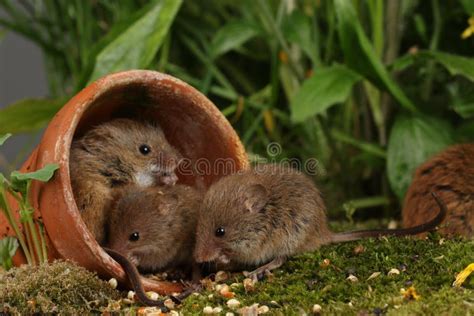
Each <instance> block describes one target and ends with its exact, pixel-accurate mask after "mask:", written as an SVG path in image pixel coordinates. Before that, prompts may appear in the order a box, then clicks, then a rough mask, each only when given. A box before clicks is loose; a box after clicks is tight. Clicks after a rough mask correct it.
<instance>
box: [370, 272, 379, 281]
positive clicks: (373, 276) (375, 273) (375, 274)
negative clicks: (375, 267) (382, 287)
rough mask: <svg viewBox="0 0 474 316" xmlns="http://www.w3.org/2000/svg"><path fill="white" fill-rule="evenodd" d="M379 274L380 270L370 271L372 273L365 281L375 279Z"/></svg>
mask: <svg viewBox="0 0 474 316" xmlns="http://www.w3.org/2000/svg"><path fill="white" fill-rule="evenodd" d="M379 275H380V272H374V273H372V274H371V275H370V276H369V277H368V278H367V281H369V280H372V279H375V278H376V277H378V276H379Z"/></svg>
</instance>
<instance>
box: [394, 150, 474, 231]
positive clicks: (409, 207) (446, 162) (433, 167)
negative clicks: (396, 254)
mask: <svg viewBox="0 0 474 316" xmlns="http://www.w3.org/2000/svg"><path fill="white" fill-rule="evenodd" d="M430 191H433V192H436V194H437V195H438V196H439V197H440V198H442V199H443V201H445V203H446V205H447V207H448V209H449V212H448V214H447V215H446V219H445V221H444V225H443V226H442V227H441V228H440V230H439V231H440V233H441V234H443V235H448V236H453V235H463V236H466V237H469V238H473V237H474V143H471V144H462V145H454V146H451V147H448V148H447V149H446V150H444V151H442V152H441V153H439V154H437V155H435V156H434V157H433V158H431V159H429V160H428V161H427V162H425V163H424V164H422V165H421V166H420V167H418V169H417V170H416V173H415V177H414V179H413V182H412V183H411V185H410V187H409V189H408V192H407V194H406V196H405V203H404V207H403V211H402V214H403V224H404V226H405V227H409V226H414V225H419V224H420V223H423V222H424V221H426V219H427V218H431V217H433V215H434V214H433V213H434V211H433V209H434V206H435V203H434V201H433V199H431V197H430V194H429V193H430Z"/></svg>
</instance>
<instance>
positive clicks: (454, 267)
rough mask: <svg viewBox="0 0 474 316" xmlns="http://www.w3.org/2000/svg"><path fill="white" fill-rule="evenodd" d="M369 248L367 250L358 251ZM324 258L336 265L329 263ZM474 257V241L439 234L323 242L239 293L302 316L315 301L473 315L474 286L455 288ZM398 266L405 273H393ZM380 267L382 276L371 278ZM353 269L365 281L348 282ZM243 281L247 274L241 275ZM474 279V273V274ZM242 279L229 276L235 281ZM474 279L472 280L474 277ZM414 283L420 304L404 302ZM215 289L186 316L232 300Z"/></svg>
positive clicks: (327, 305)
mask: <svg viewBox="0 0 474 316" xmlns="http://www.w3.org/2000/svg"><path fill="white" fill-rule="evenodd" d="M358 245H362V246H363V247H364V248H365V251H363V252H362V253H359V254H355V253H354V248H355V247H356V246H358ZM324 259H329V260H330V262H331V263H330V265H329V266H327V267H322V266H321V263H322V262H323V260H324ZM472 262H474V241H465V240H461V239H458V240H448V241H445V242H444V243H440V240H439V237H437V236H430V239H429V240H417V239H412V238H388V239H386V238H383V239H377V240H376V239H370V240H365V241H361V242H353V243H346V244H340V245H333V246H328V247H323V248H322V249H320V250H319V251H316V252H314V253H307V254H304V255H300V256H297V257H295V258H292V259H290V260H289V261H288V262H287V263H286V264H285V265H284V266H283V267H282V268H281V269H278V270H276V271H275V272H274V277H273V279H270V280H264V281H262V282H259V283H258V284H257V286H256V290H255V291H254V292H252V293H247V294H246V293H245V291H244V290H243V288H239V289H238V290H236V291H235V292H236V294H237V295H236V299H238V300H239V301H240V302H241V303H242V304H243V305H245V306H249V305H252V304H253V303H260V304H265V303H268V302H270V301H276V302H277V303H278V304H279V305H281V307H272V308H271V314H284V315H293V314H294V315H297V314H301V312H310V311H311V309H312V306H313V304H319V305H321V306H322V312H323V313H324V314H344V315H347V314H358V313H360V312H364V311H365V312H366V313H368V314H374V313H375V314H377V313H378V312H380V313H388V314H389V315H416V314H420V315H421V314H423V315H426V314H428V315H429V314H449V315H458V314H459V315H465V314H468V313H473V312H474V290H473V286H472V285H470V284H469V282H468V283H467V284H466V287H467V288H466V289H454V288H452V287H451V284H452V282H453V281H454V278H455V275H456V273H458V272H460V271H462V270H463V269H464V268H465V267H466V266H467V265H468V264H469V263H472ZM392 268H396V269H398V270H399V271H400V274H399V275H392V276H388V275H387V273H388V272H389V271H390V270H391V269H392ZM374 272H380V275H379V276H378V277H376V278H374V279H371V280H367V279H368V278H369V276H370V275H371V274H372V273H374ZM348 273H352V274H353V275H355V276H356V277H357V278H358V281H357V282H350V281H349V280H347V279H346V278H347V276H348ZM238 278H239V279H238V280H239V281H242V277H240V276H239V277H238ZM471 280H472V277H471ZM232 282H235V280H229V281H228V282H227V283H228V284H230V283H232ZM471 284H472V282H471ZM409 286H414V287H415V289H416V291H417V293H418V294H419V295H420V296H421V298H420V299H419V300H418V301H414V300H407V299H404V298H403V296H402V295H401V293H400V290H401V289H402V288H407V287H409ZM208 294H211V293H210V292H207V293H203V295H201V296H198V297H191V298H189V299H188V300H187V301H186V302H185V303H184V306H183V308H182V311H183V312H184V314H185V315H187V314H188V313H189V314H200V313H201V311H202V308H203V307H204V306H206V305H210V306H213V307H215V306H218V305H220V306H222V307H224V310H228V309H227V308H226V307H225V301H226V300H225V299H223V298H221V297H219V295H216V294H214V296H213V298H212V299H209V298H208Z"/></svg>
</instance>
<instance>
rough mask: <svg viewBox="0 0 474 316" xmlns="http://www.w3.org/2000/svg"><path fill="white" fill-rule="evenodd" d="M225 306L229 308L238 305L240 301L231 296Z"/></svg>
mask: <svg viewBox="0 0 474 316" xmlns="http://www.w3.org/2000/svg"><path fill="white" fill-rule="evenodd" d="M227 306H228V307H229V308H237V307H239V306H240V302H239V301H238V300H236V299H235V298H233V299H230V300H228V301H227Z"/></svg>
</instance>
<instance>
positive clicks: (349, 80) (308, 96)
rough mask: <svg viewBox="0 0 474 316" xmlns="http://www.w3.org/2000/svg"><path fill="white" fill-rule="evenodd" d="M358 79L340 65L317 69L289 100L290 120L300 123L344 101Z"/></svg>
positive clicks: (356, 75) (353, 73)
mask: <svg viewBox="0 0 474 316" xmlns="http://www.w3.org/2000/svg"><path fill="white" fill-rule="evenodd" d="M360 79H361V77H360V76H359V75H358V74H357V73H355V72H353V71H352V70H350V69H348V68H346V67H344V66H342V65H335V66H332V67H327V68H321V69H318V71H316V72H315V73H314V74H313V76H312V77H310V78H309V79H306V80H305V81H304V82H303V85H302V86H301V88H300V89H299V90H298V92H296V94H295V96H294V97H293V99H292V100H291V119H292V120H293V121H294V122H302V121H304V120H305V119H307V118H309V117H311V116H312V115H315V114H319V113H322V112H324V111H325V110H326V109H328V108H329V107H330V106H331V105H334V104H336V103H339V102H343V101H345V100H346V99H347V98H348V96H349V94H350V92H351V89H352V86H353V85H354V84H355V83H356V82H357V81H359V80H360Z"/></svg>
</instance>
